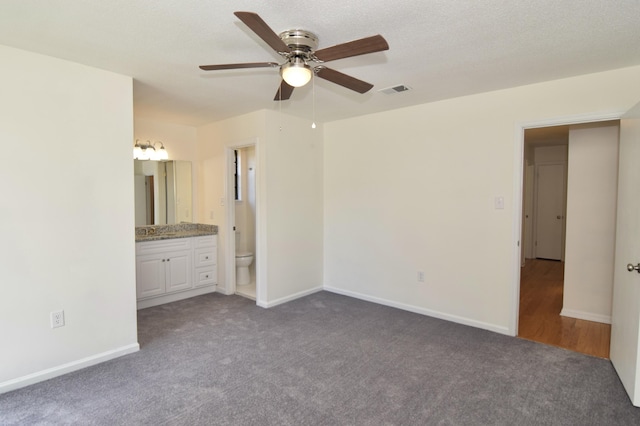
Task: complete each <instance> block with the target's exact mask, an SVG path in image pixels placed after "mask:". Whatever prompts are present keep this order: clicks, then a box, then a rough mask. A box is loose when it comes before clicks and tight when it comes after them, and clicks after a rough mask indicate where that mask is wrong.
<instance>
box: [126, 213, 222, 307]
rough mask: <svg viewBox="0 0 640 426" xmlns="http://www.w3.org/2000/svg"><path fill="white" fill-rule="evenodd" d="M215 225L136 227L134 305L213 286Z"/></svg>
mask: <svg viewBox="0 0 640 426" xmlns="http://www.w3.org/2000/svg"><path fill="white" fill-rule="evenodd" d="M217 234H218V227H217V226H215V225H203V224H192V223H188V224H187V223H185V224H178V225H156V226H142V227H137V228H136V298H137V301H138V309H142V308H148V307H150V306H156V305H161V304H164V303H169V302H174V301H177V300H181V299H186V298H189V297H193V296H199V295H201V294H205V293H211V292H214V291H215V290H216V284H217V282H218V273H217V259H218V252H217V237H218V236H217Z"/></svg>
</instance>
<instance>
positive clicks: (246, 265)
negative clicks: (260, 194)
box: [233, 145, 256, 300]
mask: <svg viewBox="0 0 640 426" xmlns="http://www.w3.org/2000/svg"><path fill="white" fill-rule="evenodd" d="M255 173H256V149H255V146H253V145H251V146H245V147H242V148H237V149H234V217H233V219H234V227H235V246H236V251H235V253H236V294H238V295H240V296H244V297H247V298H249V299H251V300H256V269H255V268H256V264H255V262H254V260H255V257H254V255H255V252H256V175H255Z"/></svg>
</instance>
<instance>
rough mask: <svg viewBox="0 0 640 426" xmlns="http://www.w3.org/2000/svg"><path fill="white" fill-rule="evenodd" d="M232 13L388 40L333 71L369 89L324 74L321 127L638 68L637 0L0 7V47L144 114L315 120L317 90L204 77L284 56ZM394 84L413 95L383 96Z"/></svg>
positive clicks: (254, 78)
mask: <svg viewBox="0 0 640 426" xmlns="http://www.w3.org/2000/svg"><path fill="white" fill-rule="evenodd" d="M236 10H243V11H252V12H256V13H258V14H259V15H260V16H261V17H262V18H263V19H264V20H265V21H266V22H267V23H268V24H269V26H270V27H271V28H272V29H273V30H274V31H275V32H276V33H279V32H281V31H283V30H287V29H293V28H302V29H306V30H309V31H313V32H315V33H316V34H317V35H318V36H319V39H320V48H323V47H328V46H332V45H335V44H338V43H342V42H346V41H350V40H354V39H359V38H362V37H367V36H370V35H374V34H381V35H383V36H384V37H385V38H386V40H387V41H388V43H389V46H390V50H388V51H386V52H379V53H374V54H369V55H364V56H359V57H355V58H348V59H341V60H337V61H333V62H331V63H330V64H329V66H330V67H331V68H334V69H336V70H339V71H341V72H344V73H346V74H349V75H352V76H354V77H356V78H358V79H361V80H365V81H367V82H370V83H372V84H374V88H373V89H372V90H371V91H370V92H368V93H366V94H364V95H361V94H358V93H355V92H352V91H350V90H347V89H344V88H342V87H340V86H336V85H334V84H332V83H329V82H327V81H324V80H321V79H318V81H317V82H316V84H315V119H316V121H320V122H326V121H332V120H336V119H341V118H347V117H352V116H356V115H362V114H367V113H371V112H377V111H383V110H387V109H393V108H398V107H403V106H409V105H414V104H420V103H426V102H432V101H436V100H441V99H446V98H452V97H457V96H463V95H468V94H473V93H479V92H485V91H490V90H496V89H502V88H508V87H514V86H519V85H524V84H530V83H536V82H540V81H545V80H553V79H558V78H564V77H569V76H573V75H579V74H587V73H592V72H598V71H604V70H608V69H614V68H622V67H627V66H632V65H638V64H640V3H639V2H638V0H562V1H558V0H536V1H531V0H526V1H525V0H486V1H476V0H468V1H463V0H454V1H452V0H430V1H418V0H394V1H393V2H390V1H388V0H370V1H364V0H360V1H357V0H349V1H344V0H340V1H338V0H323V1H317V2H307V3H305V4H304V5H302V6H298V5H296V3H295V2H291V1H282V0H239V1H233V2H231V1H221V0H209V1H205V0H134V1H132V0H126V1H125V0H110V1H104V0H84V1H79V0H76V1H73V0H2V1H0V44H4V45H7V46H13V47H17V48H21V49H25V50H29V51H33V52H39V53H43V54H46V55H50V56H54V57H58V58H62V59H68V60H71V61H74V62H78V63H82V64H86V65H89V66H93V67H97V68H102V69H105V70H110V71H114V72H117V73H121V74H125V75H129V76H132V77H133V78H134V107H135V113H136V116H138V117H145V118H151V119H158V120H166V121H171V122H175V123H181V124H188V125H199V124H203V123H208V122H212V121H217V120H220V119H223V118H227V117H231V116H235V115H239V114H243V113H247V112H250V111H254V110H258V109H265V108H266V109H274V110H278V109H279V108H282V111H283V112H287V113H289V114H294V115H298V116H301V117H308V118H309V119H311V118H312V114H313V96H312V93H313V90H312V85H311V84H309V85H307V86H305V87H303V88H300V89H296V90H295V91H294V93H293V96H292V97H291V100H289V101H286V102H282V103H281V104H280V103H277V102H274V101H273V100H272V99H273V96H274V94H275V92H276V89H277V87H278V84H279V82H280V77H279V75H278V72H277V70H276V69H269V68H260V69H245V70H232V71H215V72H205V71H201V70H200V69H198V65H201V64H219V63H236V62H271V61H274V62H279V61H280V60H281V57H280V56H278V55H277V54H275V53H274V52H273V51H272V50H271V49H270V48H269V47H268V46H267V45H266V44H265V43H264V42H263V41H262V40H261V39H259V38H258V37H257V36H256V35H255V34H253V32H251V31H250V30H249V29H248V28H247V27H246V26H245V25H244V24H243V23H242V22H240V21H239V20H238V19H237V18H236V17H235V16H234V15H233V12H234V11H236ZM42 73H43V74H44V73H46V70H42ZM398 84H405V85H407V86H409V87H411V88H412V90H411V91H408V92H403V93H397V94H393V95H385V94H382V93H379V92H378V90H379V89H383V88H387V87H390V86H395V85H398Z"/></svg>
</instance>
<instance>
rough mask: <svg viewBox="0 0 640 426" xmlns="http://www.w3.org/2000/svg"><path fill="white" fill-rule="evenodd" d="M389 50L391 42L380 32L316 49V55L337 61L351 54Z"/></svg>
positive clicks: (323, 59)
mask: <svg viewBox="0 0 640 426" xmlns="http://www.w3.org/2000/svg"><path fill="white" fill-rule="evenodd" d="M383 50H389V44H387V41H386V40H385V39H384V37H382V36H381V35H380V34H378V35H374V36H371V37H366V38H362V39H360V40H354V41H350V42H347V43H342V44H337V45H335V46H331V47H326V48H324V49H320V50H316V53H315V56H316V58H318V59H320V60H321V61H324V62H328V61H335V60H336V59H342V58H349V57H351V56H358V55H364V54H365V53H373V52H381V51H383Z"/></svg>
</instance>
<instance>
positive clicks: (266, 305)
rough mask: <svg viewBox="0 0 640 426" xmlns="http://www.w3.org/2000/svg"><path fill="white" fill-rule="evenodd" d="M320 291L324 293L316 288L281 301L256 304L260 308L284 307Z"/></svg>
mask: <svg viewBox="0 0 640 426" xmlns="http://www.w3.org/2000/svg"><path fill="white" fill-rule="evenodd" d="M319 291H322V287H314V288H312V289H309V290H305V291H301V292H299V293H295V294H292V295H290V296H286V297H282V298H280V299H276V300H272V301H270V302H262V301H258V302H257V303H256V304H257V305H258V306H260V307H261V308H273V307H274V306H277V305H282V304H283V303H287V302H291V301H292V300H295V299H300V298H301V297H305V296H308V295H310V294H313V293H317V292H319Z"/></svg>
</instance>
